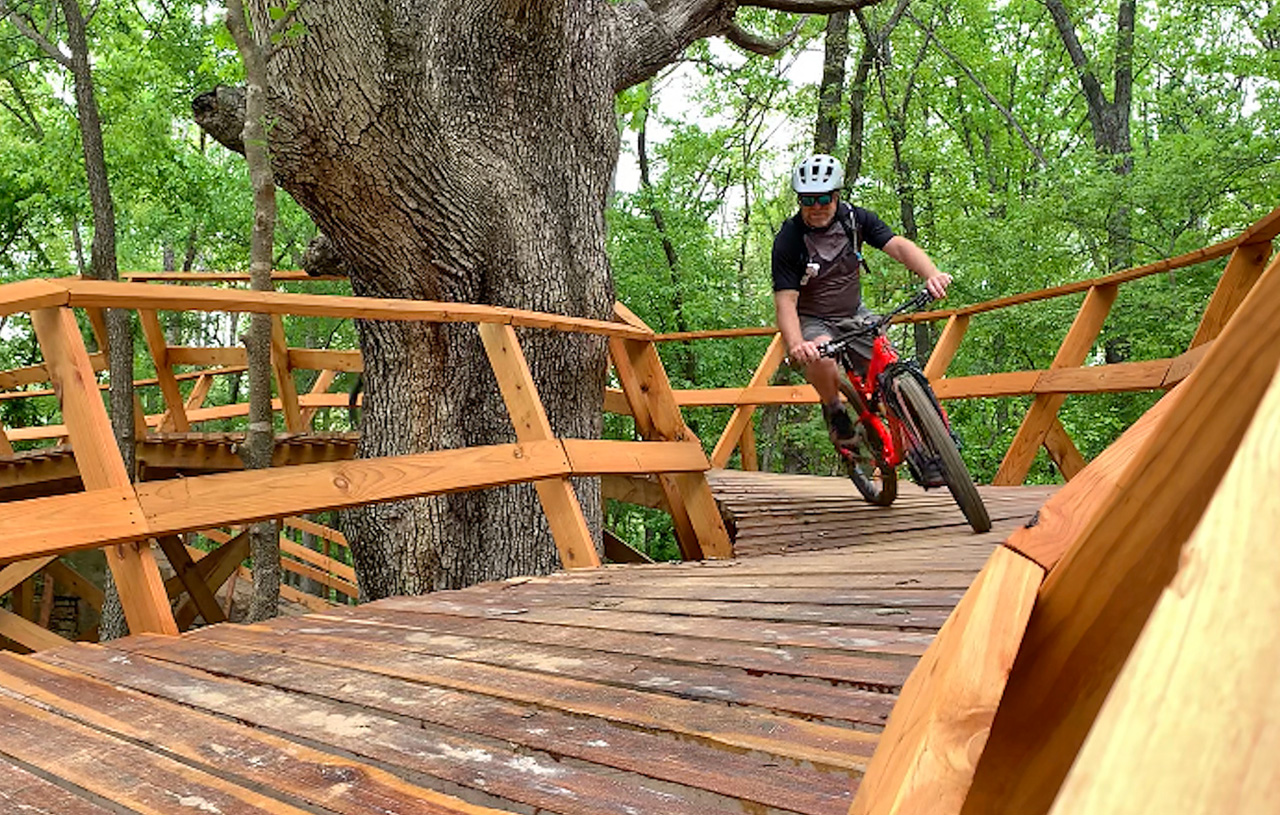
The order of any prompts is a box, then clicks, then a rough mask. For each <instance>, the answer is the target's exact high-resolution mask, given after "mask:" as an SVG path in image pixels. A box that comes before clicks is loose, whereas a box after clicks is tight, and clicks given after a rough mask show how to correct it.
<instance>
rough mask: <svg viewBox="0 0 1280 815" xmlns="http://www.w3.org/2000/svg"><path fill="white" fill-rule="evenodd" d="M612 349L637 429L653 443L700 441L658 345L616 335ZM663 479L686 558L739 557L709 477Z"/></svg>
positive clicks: (666, 476)
mask: <svg viewBox="0 0 1280 815" xmlns="http://www.w3.org/2000/svg"><path fill="white" fill-rule="evenodd" d="M610 349H611V351H612V352H613V354H614V369H615V370H617V371H618V379H619V381H620V382H621V383H622V386H623V391H624V392H625V393H626V395H627V401H628V402H629V403H630V404H631V410H632V415H633V416H635V417H636V429H637V431H639V432H640V433H641V435H643V436H644V437H645V438H646V439H649V440H651V441H653V440H662V441H679V442H683V441H691V442H694V443H697V437H696V436H694V435H693V432H692V431H690V430H689V428H688V427H687V426H686V425H685V423H684V418H683V417H682V416H681V415H680V408H679V406H677V404H676V400H675V396H674V394H673V393H672V391H671V383H670V381H669V380H668V379H667V372H666V370H665V369H664V368H663V367H662V360H661V359H660V358H659V357H658V349H657V347H656V346H654V344H653V343H651V342H640V341H636V340H622V339H611V341H610ZM624 371H625V372H626V373H624ZM642 414H643V415H644V416H647V419H648V420H647V422H642V421H641V418H640V417H641V415H642ZM658 481H659V483H660V484H661V485H662V488H663V491H664V492H665V493H666V496H667V505H668V506H669V507H671V517H672V520H673V521H674V525H675V529H676V539H677V541H678V542H679V543H680V547H681V552H683V553H685V556H686V558H689V557H692V556H695V555H696V556H700V557H704V558H729V557H733V546H732V544H731V543H730V541H729V533H728V531H727V530H726V529H725V526H724V518H722V517H721V516H720V510H719V508H718V507H717V506H716V502H715V498H714V497H713V496H712V495H711V488H710V486H708V484H707V479H706V477H705V476H704V475H703V474H702V473H700V472H699V473H663V474H661V475H659V476H658ZM686 520H687V525H686V523H685V522H686ZM690 533H692V537H690Z"/></svg>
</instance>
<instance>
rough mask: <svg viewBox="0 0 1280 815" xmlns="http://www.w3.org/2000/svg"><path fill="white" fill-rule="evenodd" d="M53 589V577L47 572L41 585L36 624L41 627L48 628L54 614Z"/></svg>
mask: <svg viewBox="0 0 1280 815" xmlns="http://www.w3.org/2000/svg"><path fill="white" fill-rule="evenodd" d="M53 591H54V586H53V578H52V577H50V576H49V574H48V573H47V572H46V573H45V577H44V580H42V581H41V585H40V608H39V610H38V611H37V612H36V624H37V625H39V626H40V627H41V628H48V627H49V619H50V618H51V617H52V616H53Z"/></svg>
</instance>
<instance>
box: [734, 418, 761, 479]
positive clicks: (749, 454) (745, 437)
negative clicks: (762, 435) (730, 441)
mask: <svg viewBox="0 0 1280 815" xmlns="http://www.w3.org/2000/svg"><path fill="white" fill-rule="evenodd" d="M738 448H739V449H738V455H739V458H740V459H741V460H742V469H744V470H748V471H753V470H759V469H760V458H759V456H758V454H757V451H756V426H755V425H754V424H752V423H751V422H747V426H746V427H744V428H742V441H740V442H738Z"/></svg>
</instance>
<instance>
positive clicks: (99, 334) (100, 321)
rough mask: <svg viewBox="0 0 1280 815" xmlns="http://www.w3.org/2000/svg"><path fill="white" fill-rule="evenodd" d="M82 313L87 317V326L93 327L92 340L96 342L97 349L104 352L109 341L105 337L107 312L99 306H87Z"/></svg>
mask: <svg viewBox="0 0 1280 815" xmlns="http://www.w3.org/2000/svg"><path fill="white" fill-rule="evenodd" d="M84 313H85V316H86V317H88V318H89V327H90V328H92V329H93V340H94V342H96V343H97V344H98V350H99V351H100V352H105V351H106V350H107V348H108V342H109V340H108V339H107V313H106V312H105V311H103V310H102V309H100V308H87V309H85V310H84Z"/></svg>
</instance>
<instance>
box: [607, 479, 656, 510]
mask: <svg viewBox="0 0 1280 815" xmlns="http://www.w3.org/2000/svg"><path fill="white" fill-rule="evenodd" d="M600 491H601V493H602V494H603V495H604V497H605V498H612V499H613V500H615V501H621V502H623V503H624V504H635V505H636V506H642V507H649V508H651V509H662V510H665V509H666V508H667V496H666V494H665V493H663V491H662V487H661V486H659V484H658V482H657V481H656V480H655V479H652V478H647V477H644V476H628V475H605V476H601V478H600Z"/></svg>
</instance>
